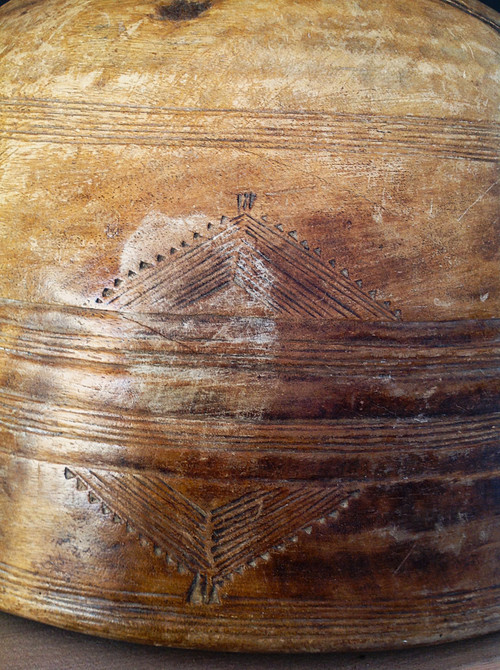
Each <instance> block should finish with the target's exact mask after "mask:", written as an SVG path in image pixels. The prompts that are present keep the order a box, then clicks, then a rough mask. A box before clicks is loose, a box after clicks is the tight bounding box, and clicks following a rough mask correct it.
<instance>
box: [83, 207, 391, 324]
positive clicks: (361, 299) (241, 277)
mask: <svg viewBox="0 0 500 670" xmlns="http://www.w3.org/2000/svg"><path fill="white" fill-rule="evenodd" d="M222 220H223V221H224V222H225V223H224V224H221V225H223V229H222V231H220V232H218V233H215V234H214V235H213V237H209V238H203V237H201V236H200V235H199V234H198V236H197V238H196V240H195V242H193V243H190V244H187V243H186V242H185V241H183V242H182V243H181V245H180V247H181V248H180V249H177V248H172V249H171V250H170V253H169V254H167V255H162V254H159V255H158V256H157V262H156V263H146V262H144V261H142V262H141V263H140V264H139V267H138V268H137V271H131V272H129V277H128V278H127V279H123V280H122V279H120V278H117V279H115V283H114V286H113V288H105V289H104V290H103V291H102V298H97V300H96V302H98V303H102V304H103V306H109V307H111V308H113V309H114V310H118V311H121V312H134V313H135V314H142V313H151V312H155V313H170V314H176V313H177V314H182V313H186V312H188V313H189V312H190V311H191V310H193V309H196V305H197V304H198V303H200V304H202V303H203V302H204V301H206V300H207V299H208V300H211V299H213V298H214V296H216V295H217V294H219V293H220V294H223V293H224V292H226V291H230V290H235V288H236V287H237V288H238V289H239V290H240V291H241V295H242V296H243V299H241V300H238V308H239V315H240V316H252V315H257V316H260V315H262V313H254V311H255V306H256V305H257V304H258V305H260V309H261V310H264V311H265V312H266V313H267V314H269V315H270V316H279V317H281V318H294V319H295V318H300V319H310V318H313V319H316V318H319V319H321V318H328V319H361V320H365V321H377V320H378V321H380V320H382V321H395V320H397V319H398V318H399V317H400V314H399V311H398V312H394V313H393V312H392V311H391V310H390V309H389V306H388V305H389V303H387V304H386V303H380V302H378V301H376V300H375V299H374V297H373V296H374V294H375V292H374V291H371V292H368V293H367V292H365V291H364V290H363V289H362V281H361V280H357V281H353V280H352V279H350V277H349V272H348V271H347V270H346V269H343V270H340V271H338V270H336V269H334V268H333V267H332V264H331V263H332V262H333V261H332V262H331V263H327V262H325V261H323V260H322V259H321V258H320V256H319V255H318V254H319V252H320V250H319V249H315V250H314V251H310V250H309V246H308V244H307V242H306V241H305V240H303V241H302V242H299V241H298V238H296V233H295V231H291V232H290V233H288V234H286V233H285V232H284V231H283V229H282V227H281V226H280V225H278V226H275V227H274V228H273V227H270V226H268V225H267V224H266V223H264V222H263V221H259V220H258V219H256V218H254V217H253V216H250V214H248V213H247V212H244V213H243V214H240V215H239V216H237V217H235V218H234V219H231V220H230V219H229V218H227V217H222ZM210 225H211V224H210ZM315 252H318V253H315ZM103 298H104V300H103ZM252 310H254V311H252Z"/></svg>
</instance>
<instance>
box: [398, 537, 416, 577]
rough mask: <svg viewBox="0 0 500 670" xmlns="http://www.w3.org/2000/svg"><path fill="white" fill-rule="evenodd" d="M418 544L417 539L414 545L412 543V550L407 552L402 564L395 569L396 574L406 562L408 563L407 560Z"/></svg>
mask: <svg viewBox="0 0 500 670" xmlns="http://www.w3.org/2000/svg"><path fill="white" fill-rule="evenodd" d="M416 546H417V541H416V540H415V542H414V543H413V545H412V547H411V549H410V551H409V552H408V553H407V554H406V556H405V557H404V558H403V560H402V561H401V563H400V564H399V565H398V567H397V568H396V569H395V570H394V572H393V574H394V575H397V574H398V572H399V571H400V570H401V568H402V567H403V565H404V564H405V563H406V561H407V560H408V559H409V558H410V556H411V554H412V553H413V550H414V549H415V547H416Z"/></svg>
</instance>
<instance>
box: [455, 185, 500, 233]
mask: <svg viewBox="0 0 500 670" xmlns="http://www.w3.org/2000/svg"><path fill="white" fill-rule="evenodd" d="M498 181H499V180H498V179H497V180H496V182H495V183H494V184H491V186H490V187H489V188H487V189H486V191H484V193H481V195H479V196H478V197H477V198H476V200H474V202H473V203H472V205H469V207H467V209H466V210H465V212H462V214H461V215H460V216H459V217H458V219H457V221H458V223H460V221H461V220H462V219H463V218H464V216H465V215H466V214H467V212H468V211H469V210H471V209H472V208H473V207H474V205H477V203H478V202H480V201H481V200H482V199H483V198H484V197H485V196H486V195H487V194H488V193H489V192H490V191H491V189H492V188H493V187H494V186H496V185H497V184H498Z"/></svg>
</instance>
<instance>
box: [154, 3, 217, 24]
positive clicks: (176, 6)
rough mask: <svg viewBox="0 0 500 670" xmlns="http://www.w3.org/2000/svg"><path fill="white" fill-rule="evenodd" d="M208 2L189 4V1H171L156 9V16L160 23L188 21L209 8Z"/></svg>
mask: <svg viewBox="0 0 500 670" xmlns="http://www.w3.org/2000/svg"><path fill="white" fill-rule="evenodd" d="M211 5H212V3H211V2H210V0H205V1H204V2H190V1H189V0H173V2H171V3H169V4H168V5H160V6H159V7H158V15H157V18H159V19H160V20H161V21H189V20H190V19H196V18H198V16H200V15H201V14H203V13H204V12H206V11H207V9H209V8H210V7H211Z"/></svg>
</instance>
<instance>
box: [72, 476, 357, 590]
mask: <svg viewBox="0 0 500 670" xmlns="http://www.w3.org/2000/svg"><path fill="white" fill-rule="evenodd" d="M65 476H66V478H67V479H76V482H77V488H78V489H80V490H82V491H83V490H85V491H87V495H88V499H89V502H90V503H93V504H96V505H99V506H100V508H101V512H103V513H104V514H105V515H107V516H108V517H109V518H110V519H112V520H115V522H121V521H123V522H124V523H126V524H127V527H128V528H129V530H130V529H133V530H134V531H135V532H136V533H137V534H138V535H139V537H140V539H141V540H142V542H143V544H144V543H145V544H150V545H151V547H152V548H153V549H154V551H155V553H156V554H157V555H162V553H164V554H165V555H166V558H167V562H168V563H169V564H170V565H176V566H177V569H178V570H179V571H180V572H186V571H189V572H191V573H192V574H193V575H194V577H193V582H192V584H191V588H190V590H189V594H188V600H189V601H190V602H193V603H202V602H204V603H208V602H211V603H213V602H218V592H219V588H220V587H221V586H222V585H223V584H224V583H225V582H227V581H228V580H232V579H233V577H234V574H235V573H241V572H242V571H243V570H245V569H247V568H248V567H255V566H256V565H257V564H258V562H259V561H267V560H270V558H271V555H272V554H273V553H275V552H280V551H284V550H285V549H286V547H287V546H288V545H289V544H291V543H294V542H297V541H298V539H299V538H298V533H300V532H304V533H305V534H310V533H311V531H312V525H313V524H315V523H320V524H321V523H323V524H324V523H326V522H327V520H328V518H330V519H334V518H336V517H337V516H338V514H339V511H341V510H342V509H344V508H345V507H347V506H348V504H349V501H350V499H352V498H353V497H357V495H358V491H357V490H350V491H349V490H346V489H345V487H343V486H341V485H336V486H331V485H330V486H329V487H318V486H305V485H301V486H284V485H277V486H274V487H271V488H267V489H264V490H262V491H255V492H247V493H245V494H243V495H242V496H240V497H239V498H236V499H234V500H232V501H230V502H228V503H226V504H224V505H221V506H219V507H217V508H215V509H213V510H210V511H206V510H203V509H202V508H201V507H199V506H198V505H196V504H195V503H194V502H193V501H192V500H190V499H189V498H187V497H186V496H184V495H183V494H181V493H180V492H179V491H177V490H176V489H174V488H173V487H171V486H170V485H168V484H167V483H166V482H165V481H164V480H163V479H162V478H161V477H158V476H154V475H148V476H146V475H138V474H125V473H116V472H110V471H97V470H86V469H85V470H84V469H80V468H78V469H71V470H70V469H68V468H66V470H65Z"/></svg>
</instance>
